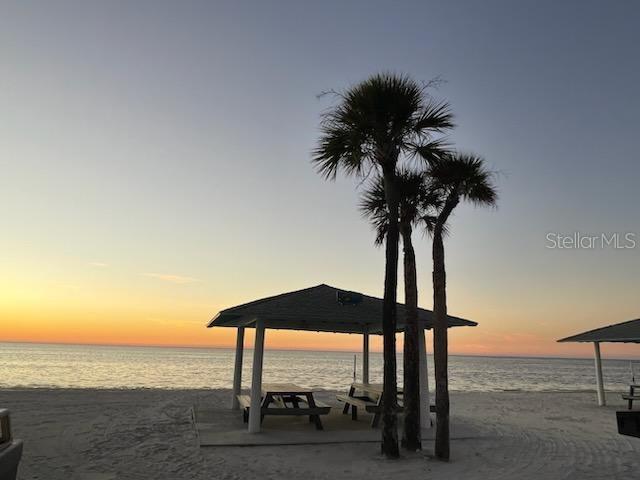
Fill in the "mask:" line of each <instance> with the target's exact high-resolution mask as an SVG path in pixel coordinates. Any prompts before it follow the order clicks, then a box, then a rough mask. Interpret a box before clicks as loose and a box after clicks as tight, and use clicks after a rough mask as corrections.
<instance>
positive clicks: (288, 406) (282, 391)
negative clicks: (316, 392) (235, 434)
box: [238, 383, 331, 430]
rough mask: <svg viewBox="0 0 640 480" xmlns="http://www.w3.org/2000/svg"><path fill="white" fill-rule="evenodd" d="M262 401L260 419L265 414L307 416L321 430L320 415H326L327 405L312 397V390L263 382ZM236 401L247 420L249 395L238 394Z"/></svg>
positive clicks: (327, 411) (328, 407) (328, 409)
mask: <svg viewBox="0 0 640 480" xmlns="http://www.w3.org/2000/svg"><path fill="white" fill-rule="evenodd" d="M261 393H262V403H261V404H260V421H262V420H264V417H265V415H294V416H307V415H308V416H309V421H310V422H313V423H314V424H315V426H316V429H318V430H322V428H323V427H322V421H321V420H320V415H327V414H328V413H329V411H330V410H331V407H330V406H329V405H326V404H324V403H322V402H319V401H318V400H316V399H315V398H314V397H313V390H310V389H308V388H303V387H300V386H298V385H295V384H292V383H265V384H263V385H262V392H261ZM238 402H239V403H240V405H241V406H242V408H243V419H244V422H245V423H247V422H248V421H249V408H250V407H251V396H250V395H238Z"/></svg>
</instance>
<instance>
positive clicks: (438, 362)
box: [433, 225, 449, 460]
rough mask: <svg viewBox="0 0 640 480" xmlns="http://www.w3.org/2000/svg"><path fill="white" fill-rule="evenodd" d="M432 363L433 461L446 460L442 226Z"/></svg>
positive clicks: (436, 246) (437, 237)
mask: <svg viewBox="0 0 640 480" xmlns="http://www.w3.org/2000/svg"><path fill="white" fill-rule="evenodd" d="M433 315H434V325H433V362H434V368H435V377H436V445H435V454H436V457H437V458H439V459H441V460H449V377H448V373H447V362H448V338H447V335H448V332H447V289H446V272H445V268H444V243H443V241H442V225H436V228H435V230H434V235H433Z"/></svg>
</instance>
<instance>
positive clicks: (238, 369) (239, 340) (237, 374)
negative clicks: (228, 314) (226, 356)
mask: <svg viewBox="0 0 640 480" xmlns="http://www.w3.org/2000/svg"><path fill="white" fill-rule="evenodd" d="M243 350H244V327H238V333H237V335H236V363H235V367H234V369H233V398H232V399H231V409H232V410H239V409H240V403H239V402H238V395H240V389H241V388H242V354H243Z"/></svg>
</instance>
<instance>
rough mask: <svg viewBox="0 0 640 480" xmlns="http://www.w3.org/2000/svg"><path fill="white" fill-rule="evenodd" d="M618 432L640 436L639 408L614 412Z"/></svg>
mask: <svg viewBox="0 0 640 480" xmlns="http://www.w3.org/2000/svg"><path fill="white" fill-rule="evenodd" d="M616 418H617V420H618V433H619V434H620V435H628V436H630V437H640V410H638V411H628V410H627V411H621V412H616Z"/></svg>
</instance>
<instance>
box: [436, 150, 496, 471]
mask: <svg viewBox="0 0 640 480" xmlns="http://www.w3.org/2000/svg"><path fill="white" fill-rule="evenodd" d="M428 164H429V171H428V174H429V175H430V177H431V178H432V180H433V181H434V183H435V185H436V186H437V190H438V191H439V193H440V195H441V199H442V204H441V206H440V208H439V209H438V212H437V215H436V216H435V219H433V247H432V248H433V251H432V257H433V314H434V327H433V360H434V368H435V378H436V445H435V454H436V457H437V458H440V459H442V460H448V459H449V378H448V372H447V368H448V365H447V362H448V358H447V357H448V335H447V290H446V272H445V260H444V242H443V236H444V234H445V233H446V231H447V222H448V221H449V218H450V216H451V214H452V213H453V210H454V209H455V208H456V207H457V206H458V204H459V203H460V202H461V201H467V202H470V203H473V204H475V205H479V206H495V205H496V202H497V199H498V194H497V191H496V188H495V186H494V184H493V178H492V177H493V174H492V172H490V171H489V170H487V168H486V167H485V162H484V160H483V159H482V158H481V157H478V156H474V155H463V154H454V155H451V156H448V157H446V158H441V159H435V160H434V159H431V160H429V161H428Z"/></svg>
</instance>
